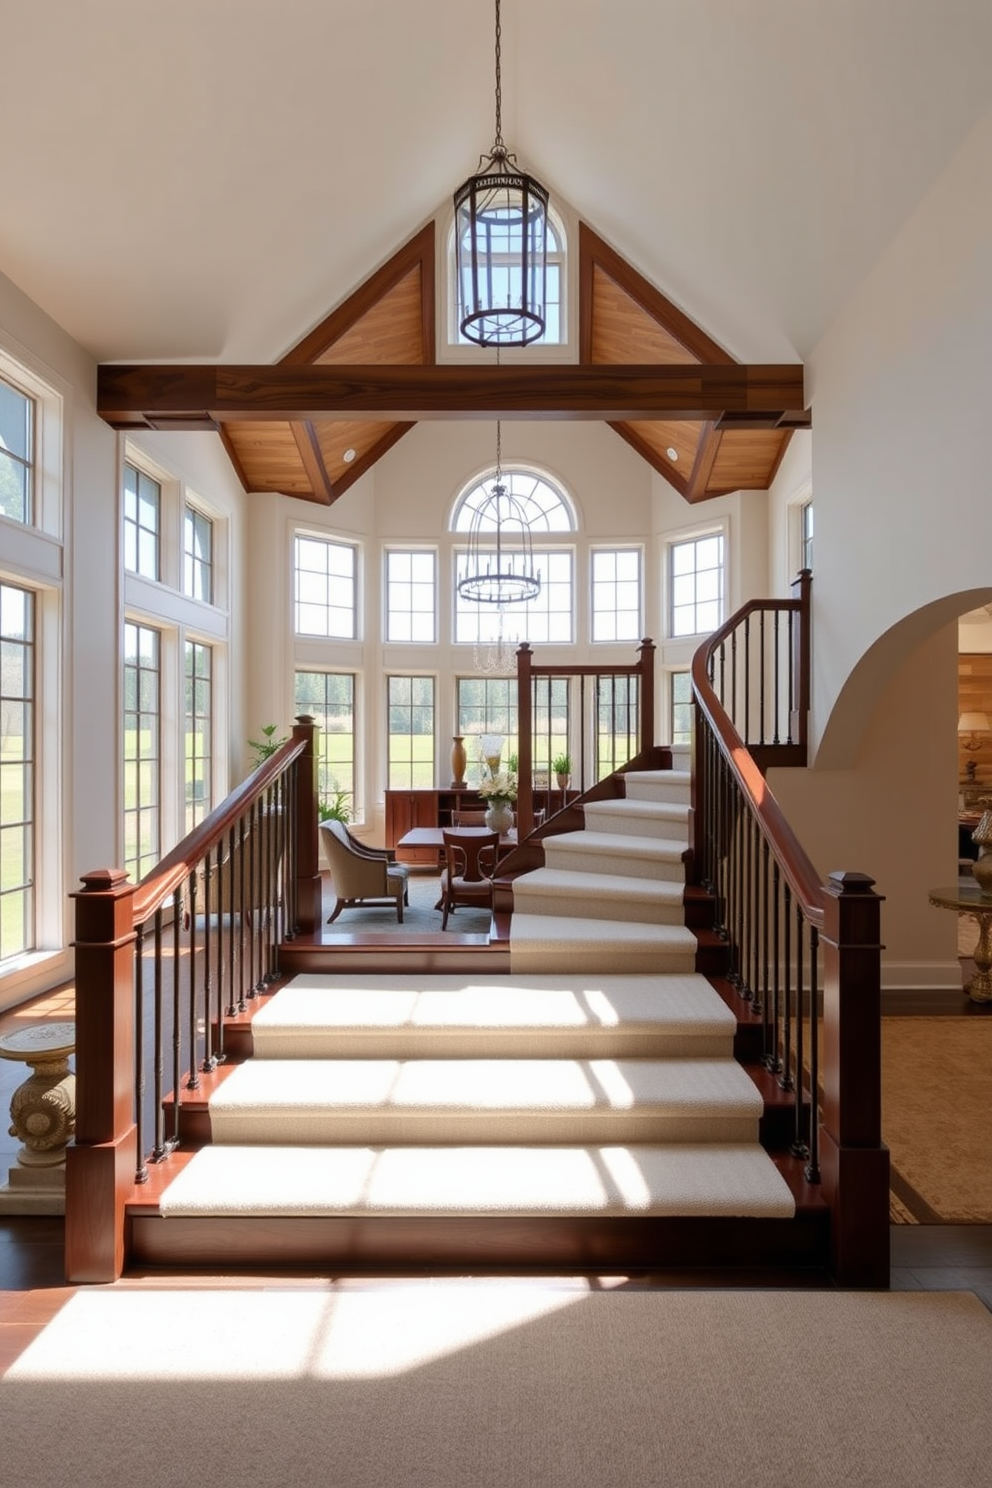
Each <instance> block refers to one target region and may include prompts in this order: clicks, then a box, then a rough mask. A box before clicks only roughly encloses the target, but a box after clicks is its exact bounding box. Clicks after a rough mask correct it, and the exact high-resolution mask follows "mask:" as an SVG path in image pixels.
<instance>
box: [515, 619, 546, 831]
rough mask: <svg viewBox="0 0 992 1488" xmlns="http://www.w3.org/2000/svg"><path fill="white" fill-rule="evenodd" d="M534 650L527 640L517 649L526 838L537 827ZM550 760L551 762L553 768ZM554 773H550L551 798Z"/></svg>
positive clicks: (520, 804)
mask: <svg viewBox="0 0 992 1488" xmlns="http://www.w3.org/2000/svg"><path fill="white" fill-rule="evenodd" d="M533 665H534V653H533V651H532V650H531V648H530V644H529V642H527V641H523V642H522V643H521V644H520V646H519V647H518V648H517V838H518V840H519V841H520V842H522V841H523V840H524V838H525V837H526V836H527V834H528V832H530V831H531V830H532V828H533V826H534V754H533V731H534V719H533V708H532V699H533V696H534V679H533V672H532V670H531V668H532V667H533ZM550 765H551V761H550V760H549V761H548V766H549V769H550ZM550 799H551V776H550V774H549V776H548V800H549V801H550Z"/></svg>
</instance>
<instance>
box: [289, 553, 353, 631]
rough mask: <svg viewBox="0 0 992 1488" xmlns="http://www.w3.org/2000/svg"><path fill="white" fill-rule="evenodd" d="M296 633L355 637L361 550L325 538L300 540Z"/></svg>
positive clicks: (296, 568) (297, 559)
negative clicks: (359, 552) (359, 555)
mask: <svg viewBox="0 0 992 1488" xmlns="http://www.w3.org/2000/svg"><path fill="white" fill-rule="evenodd" d="M295 551H296V562H295V572H296V632H297V635H315V636H327V637H332V636H333V637H336V638H339V639H343V640H349V641H350V640H354V638H355V636H356V634H357V626H356V623H355V622H356V580H357V570H358V551H357V549H356V548H355V547H353V546H352V544H351V543H339V542H331V541H329V540H328V539H327V538H323V537H302V536H300V537H297V539H296V549H295Z"/></svg>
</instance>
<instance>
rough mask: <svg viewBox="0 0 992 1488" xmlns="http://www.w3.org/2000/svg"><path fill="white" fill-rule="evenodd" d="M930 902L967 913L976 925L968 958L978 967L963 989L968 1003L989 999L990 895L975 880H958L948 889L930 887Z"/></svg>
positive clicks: (991, 979)
mask: <svg viewBox="0 0 992 1488" xmlns="http://www.w3.org/2000/svg"><path fill="white" fill-rule="evenodd" d="M930 903H931V904H933V905H936V907H937V908H938V909H953V910H956V911H957V913H958V914H959V915H970V916H971V918H972V919H973V920H975V922H976V923H977V925H978V944H977V945H976V947H975V949H974V951H973V952H972V959H973V960H974V962H975V966H976V967H977V968H978V969H977V971H976V973H975V975H974V976H973V977H972V979H971V981H970V982H969V983H968V985H967V987H965V989H964V990H965V991H966V992H967V994H968V996H969V997H970V998H971V1000H972V1002H992V975H990V972H992V897H990V896H989V895H988V894H983V893H982V891H981V889H980V887H979V886H978V884H977V883H968V882H964V883H959V884H955V885H954V886H953V887H952V888H946V889H931V890H930Z"/></svg>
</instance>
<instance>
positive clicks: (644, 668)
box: [637, 636, 655, 751]
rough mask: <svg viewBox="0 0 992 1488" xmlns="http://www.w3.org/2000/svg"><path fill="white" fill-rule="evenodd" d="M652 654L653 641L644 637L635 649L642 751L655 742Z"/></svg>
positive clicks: (653, 651) (653, 649) (653, 648)
mask: <svg viewBox="0 0 992 1488" xmlns="http://www.w3.org/2000/svg"><path fill="white" fill-rule="evenodd" d="M654 653H655V644H654V641H653V640H652V639H651V637H650V636H645V637H644V639H643V640H642V641H641V644H640V645H639V646H638V648H637V659H638V664H639V666H640V669H641V671H640V676H641V696H640V699H639V703H640V725H641V727H640V732H641V740H640V747H641V750H642V751H644V750H647V749H651V748H652V746H653V745H654V742H655V719H654Z"/></svg>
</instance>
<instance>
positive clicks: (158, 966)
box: [152, 908, 167, 1162]
mask: <svg viewBox="0 0 992 1488" xmlns="http://www.w3.org/2000/svg"><path fill="white" fill-rule="evenodd" d="M154 946H155V977H154V986H155V1009H154V1015H153V1016H154V1025H155V1035H154V1038H155V1044H154V1051H153V1055H152V1070H153V1087H154V1116H155V1143H154V1146H153V1147H152V1162H161V1161H162V1158H163V1157H164V1156H165V1153H166V1150H167V1148H166V1142H165V1105H164V1099H163V1098H164V1095H165V1089H164V1083H165V1049H164V1018H163V1014H164V1009H163V1007H162V911H161V909H160V908H159V909H157V910H156V911H155V934H154Z"/></svg>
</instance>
